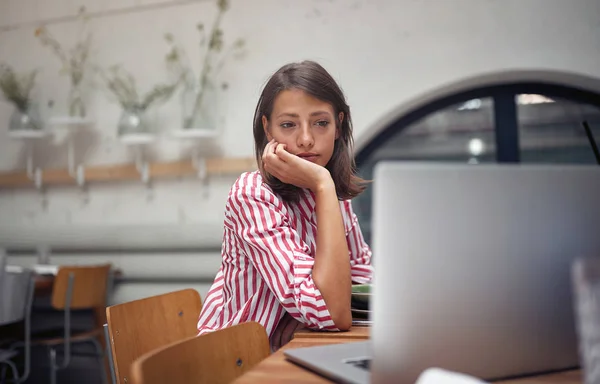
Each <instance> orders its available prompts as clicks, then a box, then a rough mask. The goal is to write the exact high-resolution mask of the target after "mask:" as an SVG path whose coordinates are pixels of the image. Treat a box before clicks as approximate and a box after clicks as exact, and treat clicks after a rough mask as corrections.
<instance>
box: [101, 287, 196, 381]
mask: <svg viewBox="0 0 600 384" xmlns="http://www.w3.org/2000/svg"><path fill="white" fill-rule="evenodd" d="M201 308H202V301H201V299H200V294H199V293H198V292H197V291H196V290H194V289H184V290H180V291H175V292H170V293H165V294H163V295H157V296H152V297H148V298H144V299H140V300H135V301H130V302H127V303H123V304H118V305H113V306H110V307H108V308H106V322H107V323H108V332H109V339H110V345H111V350H112V356H113V365H114V368H115V376H116V378H117V383H123V384H124V383H127V382H129V383H131V380H127V377H128V376H129V373H130V370H131V364H132V363H133V362H134V360H136V359H137V358H139V357H140V356H142V355H144V354H145V353H148V352H150V351H153V350H155V349H157V348H160V347H164V346H165V345H169V344H172V343H174V342H176V341H180V340H184V339H187V338H189V337H192V336H195V335H197V334H198V330H197V323H198V317H199V315H200V309H201Z"/></svg>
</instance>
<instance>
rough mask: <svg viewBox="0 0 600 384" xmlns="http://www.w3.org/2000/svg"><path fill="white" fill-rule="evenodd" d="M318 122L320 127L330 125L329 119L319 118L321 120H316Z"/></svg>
mask: <svg viewBox="0 0 600 384" xmlns="http://www.w3.org/2000/svg"><path fill="white" fill-rule="evenodd" d="M316 124H317V125H318V126H319V127H326V126H328V125H329V121H327V120H319V121H317V122H316Z"/></svg>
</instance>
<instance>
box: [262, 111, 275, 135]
mask: <svg viewBox="0 0 600 384" xmlns="http://www.w3.org/2000/svg"><path fill="white" fill-rule="evenodd" d="M262 125H263V130H264V131H265V136H267V141H271V140H273V137H272V136H271V134H270V133H269V121H268V120H267V117H266V116H263V117H262Z"/></svg>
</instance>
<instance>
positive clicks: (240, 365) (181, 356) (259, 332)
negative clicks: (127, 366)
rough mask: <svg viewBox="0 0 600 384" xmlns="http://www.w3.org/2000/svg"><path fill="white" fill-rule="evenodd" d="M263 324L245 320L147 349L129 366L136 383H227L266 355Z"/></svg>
mask: <svg viewBox="0 0 600 384" xmlns="http://www.w3.org/2000/svg"><path fill="white" fill-rule="evenodd" d="M269 353H270V348H269V338H268V336H267V333H266V331H265V329H264V327H263V326H262V325H260V324H258V323H255V322H247V323H242V324H239V325H235V326H232V327H229V328H225V329H222V330H219V331H215V332H211V333H207V334H205V335H201V336H195V337H191V338H189V339H186V340H183V341H180V342H178V343H175V344H171V345H168V346H166V347H163V348H161V349H159V350H157V351H154V352H150V353H148V354H146V355H144V356H142V357H141V358H139V359H138V360H136V361H135V362H134V363H133V365H132V370H131V373H132V377H133V379H134V380H133V382H134V383H135V384H158V383H161V384H163V383H195V384H199V383H211V384H221V383H230V382H231V381H233V380H235V379H236V378H237V377H239V376H241V375H242V374H243V373H244V372H246V371H248V370H250V369H252V368H253V367H254V366H255V365H256V364H258V363H259V362H261V361H262V360H263V359H264V358H266V357H267V356H269Z"/></svg>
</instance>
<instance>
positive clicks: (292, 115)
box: [277, 111, 331, 118]
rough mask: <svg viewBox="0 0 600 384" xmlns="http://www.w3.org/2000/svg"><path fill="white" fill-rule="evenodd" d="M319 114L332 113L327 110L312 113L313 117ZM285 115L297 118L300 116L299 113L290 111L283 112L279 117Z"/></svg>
mask: <svg viewBox="0 0 600 384" xmlns="http://www.w3.org/2000/svg"><path fill="white" fill-rule="evenodd" d="M318 115H331V114H330V113H329V112H327V111H315V112H313V113H311V114H310V116H311V117H313V116H318ZM283 116H289V117H295V118H298V117H300V116H299V115H298V114H297V113H290V112H284V113H281V114H280V115H278V116H277V117H278V118H279V117H283Z"/></svg>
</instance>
